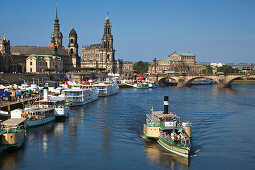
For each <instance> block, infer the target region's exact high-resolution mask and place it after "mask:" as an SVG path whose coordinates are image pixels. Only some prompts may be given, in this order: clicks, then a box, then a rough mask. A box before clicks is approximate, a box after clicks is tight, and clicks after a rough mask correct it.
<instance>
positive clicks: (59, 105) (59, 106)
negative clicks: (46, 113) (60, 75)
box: [30, 98, 70, 117]
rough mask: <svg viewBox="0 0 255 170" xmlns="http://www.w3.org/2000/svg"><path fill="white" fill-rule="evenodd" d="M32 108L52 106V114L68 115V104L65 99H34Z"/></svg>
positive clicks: (58, 115)
mask: <svg viewBox="0 0 255 170" xmlns="http://www.w3.org/2000/svg"><path fill="white" fill-rule="evenodd" d="M30 107H32V108H53V109H54V115H55V116H57V117H68V116H69V110H70V109H69V105H68V104H66V102H65V100H58V99H56V100H55V99H54V98H53V99H49V100H48V101H44V100H40V101H36V102H35V103H34V104H33V105H32V106H30Z"/></svg>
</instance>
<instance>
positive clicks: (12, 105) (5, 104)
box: [0, 95, 39, 112]
mask: <svg viewBox="0 0 255 170" xmlns="http://www.w3.org/2000/svg"><path fill="white" fill-rule="evenodd" d="M38 97H39V96H38V95H36V96H33V97H31V98H24V99H19V100H17V101H10V102H9V101H1V102H0V110H3V111H8V112H10V111H12V110H14V109H17V108H23V107H24V105H25V104H27V103H29V102H31V101H35V100H37V99H38Z"/></svg>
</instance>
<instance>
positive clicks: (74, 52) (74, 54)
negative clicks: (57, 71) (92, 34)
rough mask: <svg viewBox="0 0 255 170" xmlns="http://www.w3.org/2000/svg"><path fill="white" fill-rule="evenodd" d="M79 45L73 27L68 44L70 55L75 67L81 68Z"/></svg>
mask: <svg viewBox="0 0 255 170" xmlns="http://www.w3.org/2000/svg"><path fill="white" fill-rule="evenodd" d="M78 47H79V46H78V43H77V33H76V31H75V30H74V27H72V30H71V31H70V33H69V44H68V54H69V55H70V57H71V60H72V65H73V67H79V66H80V58H79V55H78Z"/></svg>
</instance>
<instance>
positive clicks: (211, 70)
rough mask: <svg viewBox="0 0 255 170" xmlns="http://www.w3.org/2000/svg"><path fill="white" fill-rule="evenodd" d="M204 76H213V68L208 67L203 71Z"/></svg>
mask: <svg viewBox="0 0 255 170" xmlns="http://www.w3.org/2000/svg"><path fill="white" fill-rule="evenodd" d="M202 74H213V68H212V67H211V66H206V69H204V70H202Z"/></svg>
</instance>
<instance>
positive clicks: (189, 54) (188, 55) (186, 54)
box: [177, 53, 195, 57]
mask: <svg viewBox="0 0 255 170" xmlns="http://www.w3.org/2000/svg"><path fill="white" fill-rule="evenodd" d="M177 54H178V55H180V56H182V57H193V56H195V55H194V54H191V53H177Z"/></svg>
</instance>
